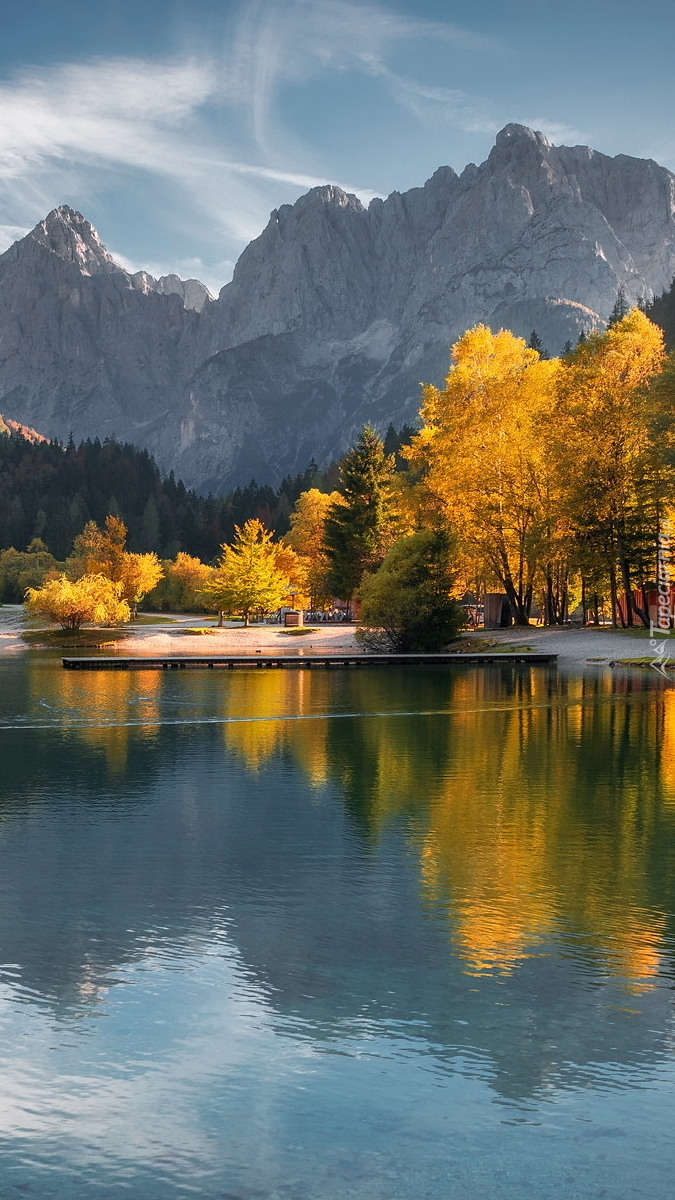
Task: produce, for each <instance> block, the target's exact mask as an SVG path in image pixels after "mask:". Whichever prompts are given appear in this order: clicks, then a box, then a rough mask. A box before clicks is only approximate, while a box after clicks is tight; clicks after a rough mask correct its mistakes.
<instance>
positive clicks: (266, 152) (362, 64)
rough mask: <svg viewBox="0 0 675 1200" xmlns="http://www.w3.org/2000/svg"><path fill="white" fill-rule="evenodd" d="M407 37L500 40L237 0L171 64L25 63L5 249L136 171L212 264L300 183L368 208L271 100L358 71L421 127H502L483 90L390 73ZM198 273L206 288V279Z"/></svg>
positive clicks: (6, 171) (1, 88)
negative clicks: (209, 243) (326, 187)
mask: <svg viewBox="0 0 675 1200" xmlns="http://www.w3.org/2000/svg"><path fill="white" fill-rule="evenodd" d="M413 41H418V42H422V43H424V42H427V43H430V42H432V41H433V42H435V43H438V42H439V41H440V42H443V43H444V44H447V45H448V47H452V46H454V47H457V48H458V49H460V50H461V51H462V52H463V53H464V52H466V53H469V52H475V53H483V52H488V51H490V52H494V50H495V48H496V47H495V44H494V43H493V42H491V41H490V40H489V39H487V38H483V37H480V36H479V35H476V34H474V33H472V32H470V31H467V30H464V29H461V28H459V27H457V26H455V25H452V24H449V23H445V22H430V21H425V20H416V19H413V18H410V17H406V16H403V15H399V14H396V13H394V12H391V11H389V10H388V9H386V8H385V7H382V6H378V5H375V4H373V5H370V4H361V3H350V2H349V0H286V2H285V3H284V4H280V3H278V0H246V2H245V3H242V5H241V7H240V8H239V9H238V10H237V11H236V12H235V15H234V17H233V18H232V19H230V21H229V23H226V24H224V25H223V26H222V27H221V30H220V39H218V38H215V37H211V38H210V40H209V44H208V45H204V44H200V43H199V35H198V33H195V35H194V39H193V42H192V46H191V48H190V52H185V51H183V52H182V53H180V54H176V55H175V56H174V57H172V58H166V59H163V60H159V59H155V60H153V59H146V58H143V59H141V58H115V59H106V58H97V59H91V60H88V61H85V62H78V63H62V64H57V65H54V66H52V67H50V68H39V69H38V68H26V69H24V70H22V71H20V72H18V73H17V74H16V75H15V76H14V77H13V78H12V79H9V80H6V81H5V82H0V213H1V215H2V217H3V219H4V222H5V224H4V225H0V239H2V240H3V241H4V244H5V245H7V244H8V243H9V241H11V240H12V239H13V237H14V236H15V235H16V233H17V232H19V231H22V230H25V229H26V228H29V227H30V226H31V225H32V224H33V223H35V221H36V220H38V219H40V218H41V217H42V216H44V215H45V213H46V212H47V211H48V210H49V209H50V208H52V207H53V206H54V205H55V204H57V203H61V202H62V201H63V200H64V199H65V198H68V199H69V200H70V202H71V203H73V202H76V203H78V204H79V205H80V206H81V207H86V205H87V202H88V200H90V199H91V198H92V197H97V198H99V199H100V198H101V197H105V195H106V194H107V193H108V192H110V191H111V190H112V189H114V188H116V187H120V186H122V187H126V188H127V189H133V187H134V185H135V183H137V182H138V180H139V179H144V180H146V181H147V180H150V181H151V187H152V188H154V189H155V190H156V191H157V193H158V196H161V197H163V198H164V201H165V202H164V205H163V207H164V209H165V210H168V209H170V208H171V209H172V214H173V215H172V217H171V219H172V220H174V221H175V222H177V223H179V224H181V225H182V229H181V232H182V234H184V235H186V236H187V239H188V240H189V236H190V234H189V227H190V225H191V226H192V228H193V230H194V231H197V230H198V229H200V228H201V229H202V230H203V228H205V227H208V229H209V230H210V235H211V238H212V240H213V241H215V242H219V244H220V250H219V251H217V252H216V254H215V256H214V257H215V258H217V259H218V260H219V262H220V263H221V264H223V263H226V262H227V261H228V260H229V259H230V258H232V257H235V256H236V254H237V252H238V251H239V250H240V249H241V248H242V246H243V245H244V244H245V243H246V242H247V241H248V240H250V238H252V237H255V236H256V235H257V234H258V233H259V232H260V229H261V228H262V226H263V225H264V223H265V221H266V219H267V216H268V213H269V211H270V209H271V208H273V207H277V206H278V204H279V203H283V202H285V201H288V200H292V199H294V198H295V196H297V194H298V193H299V192H301V191H304V190H306V189H307V188H310V187H313V186H316V185H319V184H322V183H328V182H334V183H335V182H337V183H340V184H341V186H343V187H344V188H345V189H346V190H348V191H353V192H356V193H357V195H359V196H360V198H361V199H362V200H363V201H364V202H367V201H368V200H369V199H370V198H371V197H372V196H373V195H374V194H375V193H374V191H373V190H372V183H373V181H372V180H368V181H365V180H360V181H359V180H349V179H348V180H340V179H337V180H336V179H334V178H327V177H326V175H325V174H323V173H322V171H321V170H317V169H316V164H317V163H319V162H325V156H324V155H323V154H321V153H318V152H317V147H316V146H311V145H309V144H307V142H306V141H304V140H303V139H301V138H299V137H298V136H297V134H296V133H295V131H294V130H293V129H292V128H290V127H289V126H287V125H284V124H283V123H282V119H281V116H280V113H281V112H282V111H283V105H282V104H280V95H281V93H282V91H283V89H284V88H288V87H289V86H294V85H302V84H306V83H308V82H310V81H311V80H313V79H315V78H322V77H324V76H325V75H326V74H328V73H332V74H333V75H334V76H339V75H345V76H349V75H353V74H358V75H361V76H367V77H369V78H370V79H371V80H375V81H377V83H378V84H379V85H381V86H382V88H383V89H384V90H385V92H386V94H387V95H388V97H389V99H390V100H391V101H392V102H393V103H395V104H397V105H400V106H402V107H404V108H406V109H407V110H408V111H409V112H411V113H412V114H413V115H414V116H415V117H416V119H417V120H418V121H419V122H421V123H423V124H426V125H433V124H434V123H435V124H438V123H446V124H451V125H453V126H455V127H456V128H458V129H461V130H465V131H470V132H478V133H490V134H491V133H494V132H495V130H496V129H498V128H499V127H500V124H503V123H504V121H503V120H502V121H501V122H500V121H499V119H498V118H497V117H496V116H495V115H494V114H493V113H491V112H490V111H489V108H488V106H487V105H486V104H485V103H484V102H483V101H482V100H481V98H480V97H472V96H469V95H466V94H465V93H463V92H461V91H455V90H452V89H449V88H444V87H432V86H428V85H427V84H425V83H423V82H418V81H416V80H413V79H408V78H405V77H403V76H402V75H400V74H398V73H397V72H396V71H395V70H394V69H393V67H392V66H391V62H390V60H391V59H392V57H393V55H394V52H395V51H396V50H397V48H400V47H402V46H403V47H405V46H408V45H409V44H410V43H411V42H413ZM507 119H509V118H507ZM538 127H539V128H544V129H545V130H548V129H551V128H553V127H552V126H551V125H550V124H547V123H545V122H540V123H539V126H538ZM364 184H368V185H370V186H364ZM169 194H170V195H171V201H170V202H169V199H168V197H169ZM176 214H180V216H178V215H176ZM185 240H186V239H185V237H184V238H183V241H184V242H185ZM0 248H2V247H0ZM113 249H114V247H113ZM194 261H195V262H198V261H199V258H198V256H197V257H196V258H195V260H194ZM135 265H143V266H146V265H147V264H145V263H143V264H135ZM167 265H168V264H167ZM207 282H209V284H210V286H212V287H213V286H215V284H216V281H215V280H214V278H213V275H211V277H210V278H209V279H208V280H207Z"/></svg>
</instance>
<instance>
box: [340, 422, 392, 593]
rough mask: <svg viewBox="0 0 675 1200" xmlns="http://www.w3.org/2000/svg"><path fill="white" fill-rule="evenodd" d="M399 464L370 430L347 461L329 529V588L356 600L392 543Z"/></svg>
mask: <svg viewBox="0 0 675 1200" xmlns="http://www.w3.org/2000/svg"><path fill="white" fill-rule="evenodd" d="M393 471H394V462H393V458H392V457H391V455H388V454H385V452H384V446H383V444H382V441H381V440H380V438H379V437H378V436H377V434H376V432H375V430H374V429H373V428H372V427H371V426H370V425H366V426H365V428H364V430H363V432H362V434H361V436H360V438H359V440H358V442H357V443H356V445H355V446H354V448H353V449H352V450H350V451H349V453H348V454H346V455H345V457H344V459H343V460H342V465H341V468H340V479H341V486H340V492H341V499H340V500H339V501H336V502H335V503H334V504H332V505H331V507H330V509H329V510H328V514H327V516H326V521H325V526H324V545H325V552H326V557H327V559H328V587H329V589H330V591H331V593H332V594H333V595H335V596H339V597H340V599H341V600H351V598H352V597H353V595H354V593H355V592H356V590H357V589H358V587H359V584H360V583H361V580H362V578H363V574H364V572H365V571H373V570H376V569H377V567H378V566H379V565H380V563H381V562H382V559H383V558H384V555H385V552H386V549H387V543H388V541H390V540H391V539H390V531H389V525H390V521H389V516H390V512H389V501H390V496H391V480H392V475H393Z"/></svg>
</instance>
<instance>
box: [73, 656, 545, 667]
mask: <svg viewBox="0 0 675 1200" xmlns="http://www.w3.org/2000/svg"><path fill="white" fill-rule="evenodd" d="M557 658H558V656H557V654H536V653H530V654H528V653H526V652H525V653H519V652H514V653H513V654H267V653H262V654H172V655H162V656H156V657H153V656H150V655H148V656H147V657H140V656H139V657H136V658H123V657H122V656H121V655H120V656H114V655H105V656H101V657H99V658H84V657H82V658H63V659H62V660H61V661H62V663H63V666H64V667H65V669H66V670H67V671H198V670H209V671H211V670H215V669H219V670H222V669H225V670H229V671H232V670H235V669H241V668H247V669H249V670H250V669H251V668H258V669H263V670H265V669H274V668H282V669H283V668H285V669H286V670H289V669H290V670H292V669H296V670H297V669H308V668H316V667H324V668H330V667H411V666H420V667H437V666H464V665H466V664H467V663H468V664H475V663H483V664H489V665H490V666H493V665H497V664H504V665H508V664H511V663H518V664H522V663H529V664H530V665H532V666H534V665H536V666H551V665H553V664H554V663H555V662H556V661H557Z"/></svg>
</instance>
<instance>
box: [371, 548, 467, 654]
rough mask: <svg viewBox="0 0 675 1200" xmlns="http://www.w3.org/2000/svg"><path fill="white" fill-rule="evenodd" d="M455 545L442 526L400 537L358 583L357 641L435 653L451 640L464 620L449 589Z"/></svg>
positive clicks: (379, 648)
mask: <svg viewBox="0 0 675 1200" xmlns="http://www.w3.org/2000/svg"><path fill="white" fill-rule="evenodd" d="M453 550H454V544H453V541H452V538H451V537H450V535H449V534H448V533H446V532H445V531H444V530H425V531H423V532H422V533H415V534H412V536H410V537H405V538H401V540H400V541H398V542H396V543H395V545H394V546H392V548H391V550H390V551H389V553H388V554H387V557H386V558H385V560H384V562H383V563H382V566H381V567H380V569H379V571H377V573H376V574H375V575H371V576H370V577H368V578H367V579H366V580H365V581H364V583H363V584H362V586H361V592H360V598H361V628H360V629H359V630H357V639H358V641H359V642H360V644H361V645H362V646H364V647H365V648H367V649H372V650H375V651H386V650H389V651H399V652H400V651H434V650H440V649H442V647H443V646H445V645H447V643H448V642H451V641H453V640H454V639H455V638H456V637H457V634H458V633H459V631H460V629H461V628H462V627H463V625H464V623H465V616H464V611H463V609H462V607H461V605H460V604H459V602H458V601H457V600H454V599H453V598H452V597H451V595H450V592H451V590H452V587H453V585H454V582H455V571H454V567H453V560H452V558H453Z"/></svg>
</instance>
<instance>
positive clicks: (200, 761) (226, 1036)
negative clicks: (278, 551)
mask: <svg viewBox="0 0 675 1200" xmlns="http://www.w3.org/2000/svg"><path fill="white" fill-rule="evenodd" d="M0 752H1V754H2V759H1V763H2V768H1V770H2V803H1V807H0V964H1V965H0V1072H1V1074H0V1078H1V1080H2V1087H1V1090H0V1195H1V1196H2V1197H3V1200H4V1198H5V1197H15V1196H16V1197H25V1196H29V1197H40V1198H41V1200H42V1198H43V1197H44V1198H52V1197H58V1198H59V1200H61V1198H63V1200H65V1198H68V1200H79V1198H80V1197H87V1198H89V1197H112V1196H115V1197H116V1196H118V1195H119V1196H120V1197H123V1196H124V1197H130V1198H131V1200H174V1197H179V1196H189V1195H195V1196H200V1197H205V1198H208V1200H257V1198H270V1200H272V1198H275V1200H276V1198H282V1200H319V1198H321V1200H333V1198H335V1200H344V1198H358V1200H366V1198H367V1200H371V1198H372V1200H385V1198H394V1200H409V1198H410V1200H412V1198H415V1200H417V1198H419V1197H424V1198H426V1197H429V1198H430V1200H431V1198H433V1200H436V1198H439V1200H441V1198H443V1200H447V1198H449V1197H450V1198H453V1200H454V1198H455V1197H456V1198H457V1200H479V1198H480V1200H491V1198H492V1197H495V1198H497V1197H499V1198H500V1200H502V1198H503V1200H516V1198H517V1200H521V1198H522V1197H528V1196H532V1197H533V1198H534V1197H536V1198H537V1200H549V1198H552V1197H556V1198H557V1197H566V1198H573V1197H583V1198H584V1200H590V1198H594V1197H611V1198H613V1200H614V1198H616V1200H624V1198H628V1197H638V1196H640V1197H643V1196H645V1195H650V1196H651V1197H654V1198H656V1200H660V1198H661V1197H664V1198H665V1197H669V1196H670V1195H671V1194H672V1186H673V1185H672V1179H673V1168H674V1167H675V1162H674V1158H675V1154H674V1152H673V1141H674V1139H673V1130H674V1129H675V1069H674V1057H675V1055H674V1043H673V962H674V951H675V936H674V929H675V920H674V913H675V689H672V688H669V687H666V686H664V685H663V684H662V682H661V680H660V679H659V678H658V677H657V676H656V674H655V673H654V672H647V673H646V674H645V675H640V674H638V673H634V674H633V675H631V676H629V675H627V674H621V673H620V672H617V671H614V672H610V671H607V670H606V671H600V672H596V673H594V674H589V675H586V676H582V675H565V674H563V673H556V672H554V671H550V670H548V669H546V668H534V667H531V668H528V667H523V668H519V667H516V666H509V665H508V663H505V664H504V665H501V664H500V665H499V666H498V667H494V668H482V669H472V668H470V667H468V666H456V667H455V666H453V667H452V669H451V670H448V669H442V668H439V669H431V670H425V669H416V668H410V669H407V670H400V671H399V670H393V669H380V670H364V669H359V670H357V671H356V670H355V671H339V672H338V671H336V672H323V671H322V672H309V671H302V672H287V671H278V672H275V671H257V672H189V673H186V672H180V673H170V674H163V673H155V672H143V673H141V674H127V673H124V672H122V673H119V674H117V673H115V674H111V673H107V672H106V673H101V674H89V673H84V672H83V673H80V672H75V673H72V672H63V671H62V670H61V667H60V660H59V659H58V658H57V657H56V656H51V655H50V654H49V653H47V652H45V653H43V654H42V655H41V656H40V655H37V656H35V657H32V658H31V659H30V661H29V662H27V661H26V660H25V659H20V658H16V659H6V660H4V661H1V662H0Z"/></svg>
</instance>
